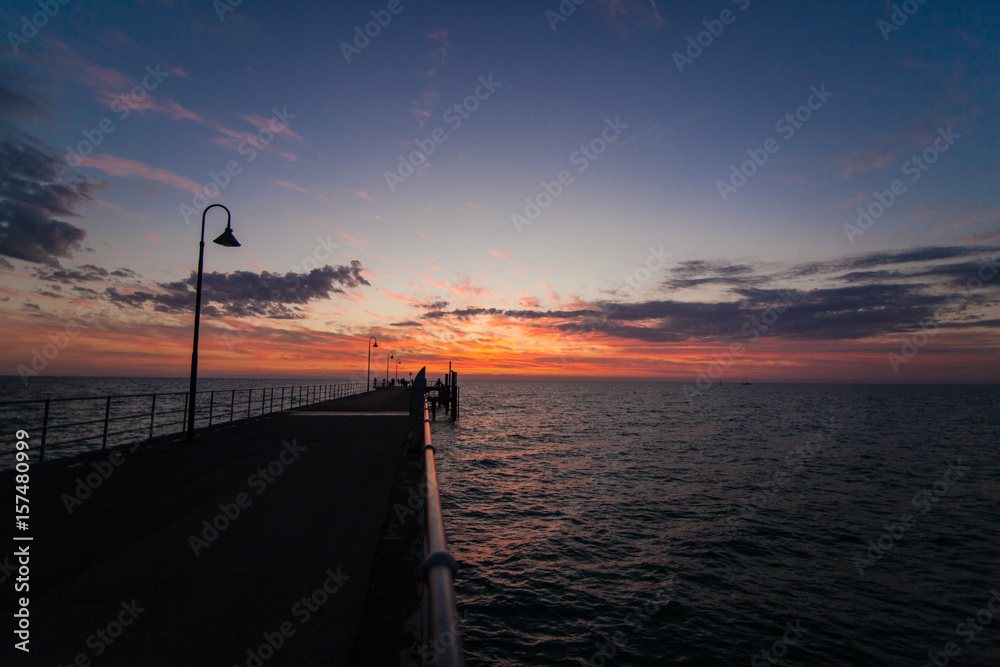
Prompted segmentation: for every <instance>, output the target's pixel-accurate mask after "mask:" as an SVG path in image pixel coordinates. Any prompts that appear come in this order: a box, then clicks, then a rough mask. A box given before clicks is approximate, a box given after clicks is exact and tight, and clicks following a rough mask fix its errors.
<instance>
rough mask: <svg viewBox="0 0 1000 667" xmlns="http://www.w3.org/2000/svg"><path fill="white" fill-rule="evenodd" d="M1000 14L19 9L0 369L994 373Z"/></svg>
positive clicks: (76, 3)
mask: <svg viewBox="0 0 1000 667" xmlns="http://www.w3.org/2000/svg"><path fill="white" fill-rule="evenodd" d="M998 20H1000V5H998V4H997V3H996V2H991V1H986V0H983V1H972V2H963V3H948V2H943V1H942V0H926V1H925V2H920V1H918V0H907V1H906V2H902V3H893V2H884V1H882V0H867V1H860V2H853V3H818V4H814V3H802V2H792V1H791V0H775V1H772V2H767V3H764V2H759V1H758V0H714V1H704V2H688V3H671V4H668V3H663V2H654V1H653V0H645V1H642V0H583V1H581V0H563V1H562V2H559V1H557V0H543V1H540V2H539V1H535V2H527V1H521V0H504V1H503V2H500V1H494V2H452V1H439V2H429V1H424V0H373V1H371V2H367V1H364V2H356V1H348V2H337V3H327V2H318V1H317V2H304V1H303V2H294V1H293V2H282V3H277V2H264V1H263V0H244V1H242V2H239V1H237V0H215V1H214V2H213V1H211V0H197V1H196V0H139V1H137V2H134V3H110V2H107V3H99V2H86V1H85V0H69V1H68V2H65V3H63V2H61V1H60V0H40V1H39V0H35V1H34V2H21V1H19V0H17V1H10V0H8V1H7V2H4V3H3V7H2V9H0V30H2V34H3V44H2V45H0V312H2V321H0V322H2V323H0V327H2V329H0V340H2V342H0V368H2V370H0V374H8V375H14V376H20V377H21V378H22V380H23V381H24V383H25V386H28V385H29V384H30V382H31V381H32V380H33V379H34V378H36V377H38V376H42V375H50V376H65V375H140V376H141V375H150V376H181V377H182V376H185V375H186V374H187V373H188V372H189V364H190V357H191V342H192V326H193V311H194V300H195V291H194V289H195V274H196V267H197V261H198V249H199V248H198V243H199V234H200V232H201V222H202V219H203V217H204V220H205V222H206V228H205V238H206V247H205V255H204V287H203V295H202V311H201V335H200V344H199V358H200V362H199V363H200V365H199V375H200V376H201V377H292V376H296V377H310V378H311V377H315V378H330V377H365V374H366V371H367V363H368V353H369V347H368V346H369V341H370V338H369V337H370V336H375V337H376V339H377V341H378V348H377V349H375V350H371V352H372V365H373V367H375V368H382V369H383V370H381V371H379V374H384V367H385V363H386V361H387V355H388V354H392V355H393V363H394V364H397V365H396V370H398V371H399V372H400V373H401V374H402V375H403V376H404V377H406V376H407V374H408V373H415V372H416V371H417V370H419V368H420V367H422V366H427V367H428V370H429V372H430V373H431V374H432V375H433V374H434V373H435V372H436V373H438V374H440V371H441V369H443V368H445V367H446V366H445V365H446V364H447V362H449V361H450V362H453V364H454V368H455V369H456V370H458V371H459V372H460V373H462V374H463V376H464V377H466V378H508V379H621V380H653V381H665V382H680V383H686V385H687V386H689V387H691V388H698V389H699V390H703V389H704V387H705V385H706V384H707V383H708V382H715V381H719V380H721V381H725V382H740V381H743V380H744V378H750V380H751V381H753V382H859V383H868V382H871V383H922V382H942V383H995V382H996V381H997V379H998V377H1000V372H998V371H1000V345H998V343H1000V336H998V332H1000V288H998V285H1000V277H998V276H997V272H998V263H1000V187H998V186H1000V156H998V155H1000V154H998V148H1000V106H998V90H1000V89H998V83H1000V67H998V63H1000V58H998V56H1000V30H998V27H1000V22H998ZM212 204H222V205H224V206H225V207H226V209H228V211H229V213H230V214H231V217H230V216H227V211H226V209H223V208H221V207H213V208H211V209H208V210H206V209H207V207H208V206H210V205H212ZM227 219H228V220H229V221H231V224H232V230H233V234H234V235H235V236H236V238H237V239H238V240H239V241H240V243H241V244H242V245H241V247H239V248H227V247H222V246H219V245H216V244H213V243H212V239H214V238H216V237H217V236H218V235H219V234H221V233H222V231H223V230H224V229H225V226H226V223H227ZM392 372H393V373H394V372H395V371H392Z"/></svg>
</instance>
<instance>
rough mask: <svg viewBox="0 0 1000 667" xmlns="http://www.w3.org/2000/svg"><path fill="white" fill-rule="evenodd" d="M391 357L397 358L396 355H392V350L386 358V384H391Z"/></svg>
mask: <svg viewBox="0 0 1000 667" xmlns="http://www.w3.org/2000/svg"><path fill="white" fill-rule="evenodd" d="M390 359H395V357H394V356H392V352H389V355H388V356H387V357H386V358H385V384H386V386H388V385H389V360H390Z"/></svg>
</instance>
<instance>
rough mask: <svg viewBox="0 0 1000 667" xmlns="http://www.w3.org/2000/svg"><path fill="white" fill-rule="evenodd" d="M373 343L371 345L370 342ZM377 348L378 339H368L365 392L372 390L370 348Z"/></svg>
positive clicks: (370, 337) (372, 337)
mask: <svg viewBox="0 0 1000 667" xmlns="http://www.w3.org/2000/svg"><path fill="white" fill-rule="evenodd" d="M372 341H375V344H374V345H372V344H371V342H372ZM373 347H378V339H377V338H375V336H369V337H368V385H367V386H366V387H365V391H366V392H368V391H371V389H372V348H373Z"/></svg>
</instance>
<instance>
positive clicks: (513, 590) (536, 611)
mask: <svg viewBox="0 0 1000 667" xmlns="http://www.w3.org/2000/svg"><path fill="white" fill-rule="evenodd" d="M680 389H681V387H680V385H674V384H636V383H476V382H467V383H464V384H463V387H462V413H461V417H460V419H459V420H458V421H457V422H455V423H449V422H447V421H439V422H436V423H435V424H434V426H433V438H434V443H435V446H436V449H437V465H438V475H439V483H440V485H441V492H442V499H443V503H444V512H445V523H446V527H447V530H448V535H449V541H450V545H449V546H450V548H451V550H452V552H453V553H454V554H455V556H456V558H457V559H458V561H459V564H460V569H459V576H458V579H457V596H458V606H459V612H460V617H461V618H462V619H463V626H462V627H463V641H464V644H465V649H466V653H467V656H468V660H469V664H470V665H497V666H506V665H597V666H603V665H663V664H690V665H738V664H739V665H746V664H750V665H772V664H782V665H923V664H935V663H933V662H931V660H932V659H933V660H936V664H938V665H943V664H955V665H1000V617H998V616H1000V593H998V591H1000V456H998V453H1000V452H998V442H1000V438H998V431H1000V401H998V399H1000V388H998V387H983V386H979V387H961V386H877V385H876V386H872V385H859V386H850V385H766V384H754V385H750V386H742V385H739V384H733V385H723V386H717V387H712V389H711V390H710V391H708V392H706V393H705V394H704V395H703V396H701V397H700V398H699V399H697V400H695V401H694V402H693V403H688V402H687V401H686V400H685V399H684V397H683V395H682V394H681V391H680ZM991 595H992V596H995V597H994V598H993V600H992V601H991ZM991 607H992V609H991ZM970 620H971V622H972V623H971V624H970V623H969V621H970ZM948 651H950V652H951V655H948V653H947V652H948ZM956 651H957V653H956ZM765 652H766V654H765Z"/></svg>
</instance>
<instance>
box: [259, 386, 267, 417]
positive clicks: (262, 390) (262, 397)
mask: <svg viewBox="0 0 1000 667" xmlns="http://www.w3.org/2000/svg"><path fill="white" fill-rule="evenodd" d="M266 400H267V387H261V388H260V416H261V417H263V416H264V402H265V401H266Z"/></svg>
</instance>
